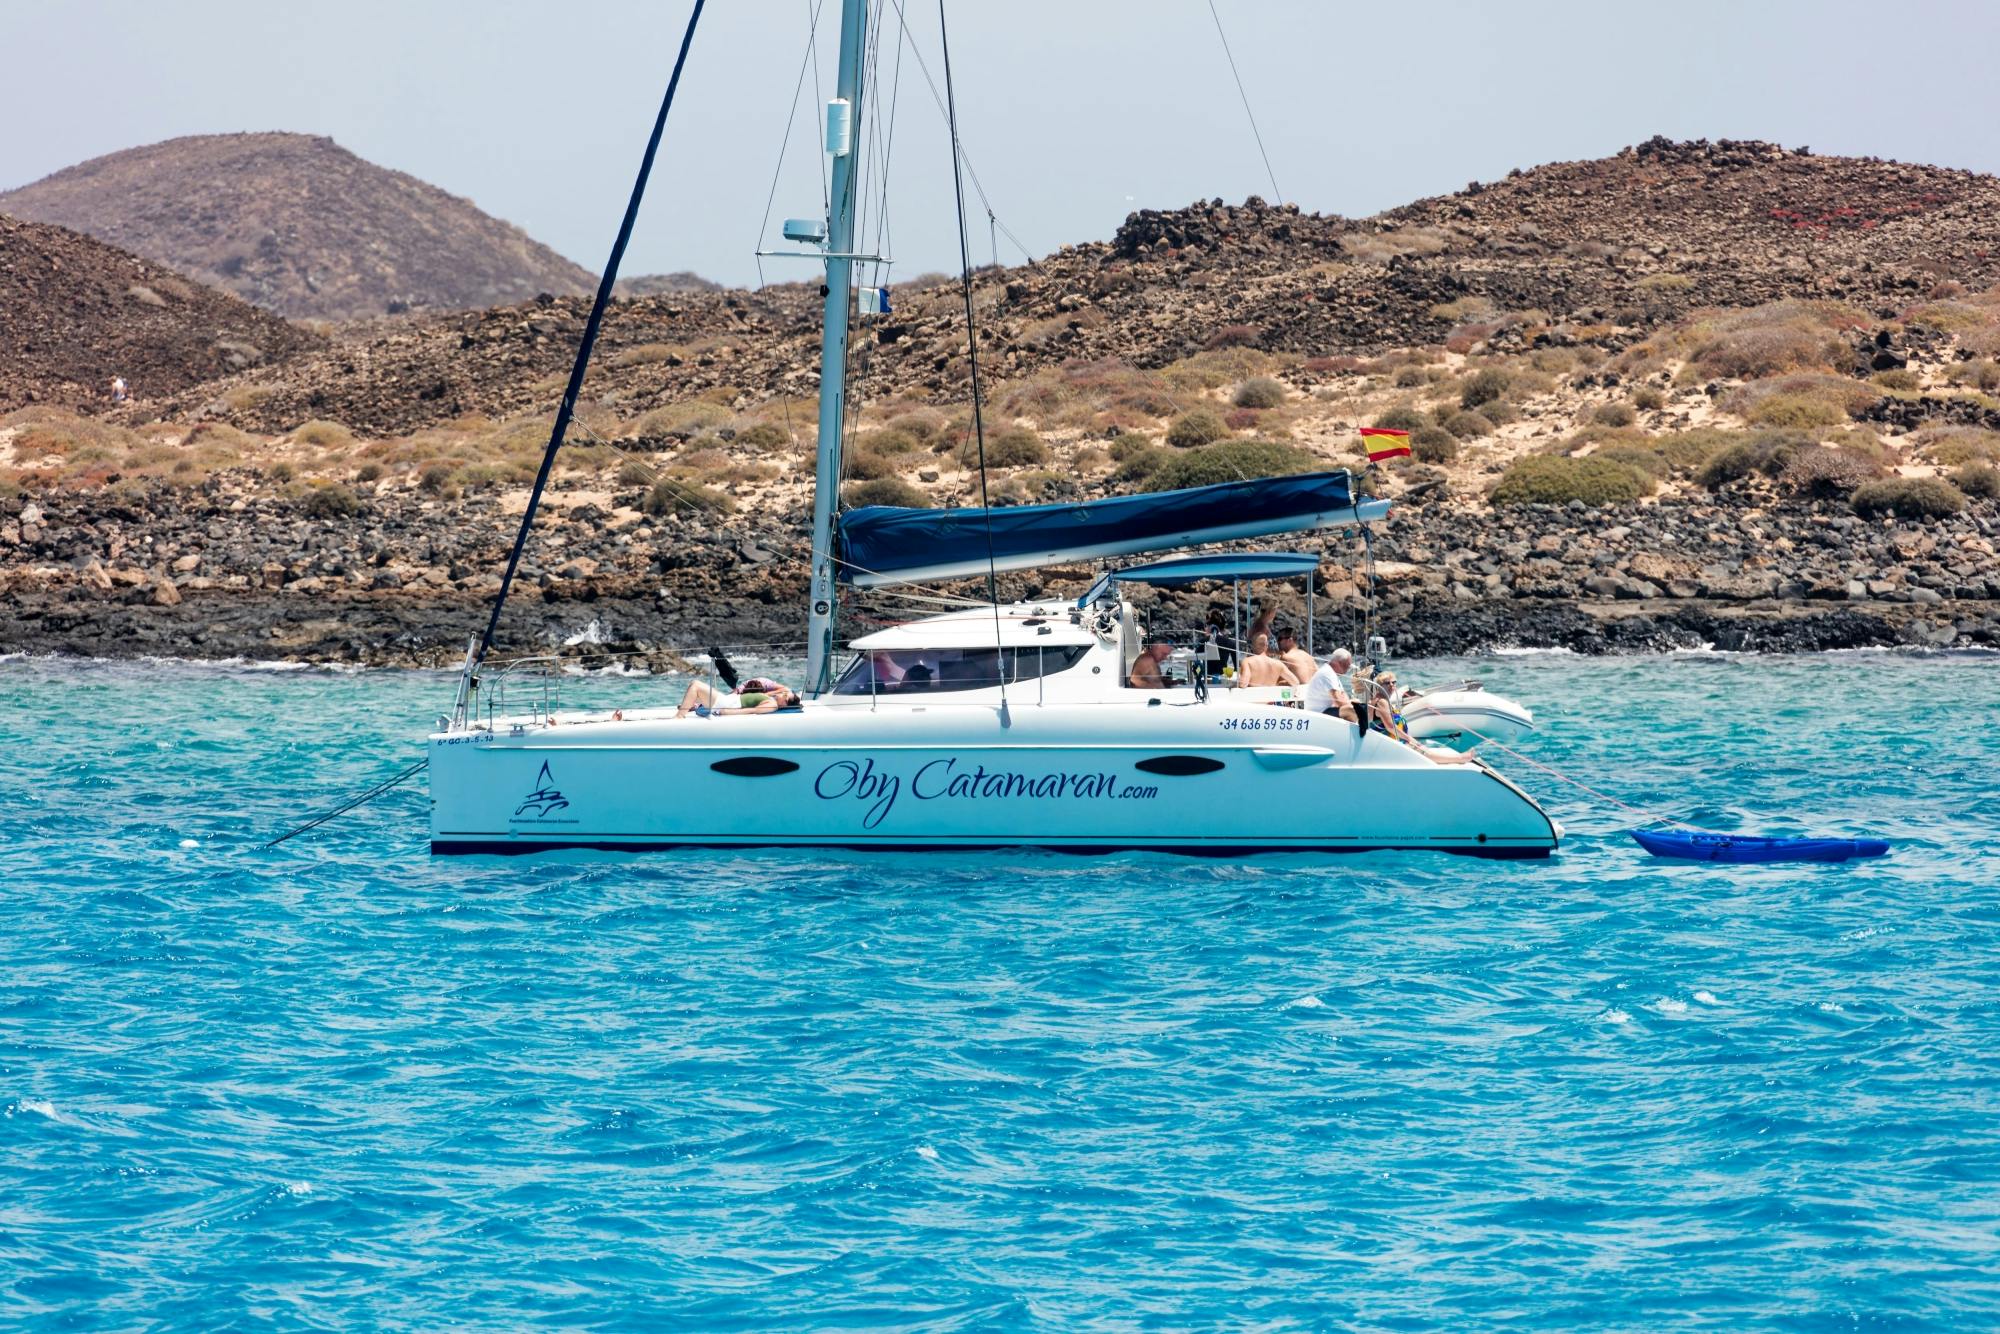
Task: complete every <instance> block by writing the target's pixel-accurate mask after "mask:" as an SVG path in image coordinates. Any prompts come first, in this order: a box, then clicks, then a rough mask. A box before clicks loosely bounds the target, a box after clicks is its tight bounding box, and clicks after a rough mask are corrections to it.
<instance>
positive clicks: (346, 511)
mask: <svg viewBox="0 0 2000 1334" xmlns="http://www.w3.org/2000/svg"><path fill="white" fill-rule="evenodd" d="M299 509H300V511H301V512H302V513H303V514H304V515H305V516H306V517H307V518H308V519H351V518H353V517H354V516H355V515H357V514H359V513H361V498H360V497H359V496H357V495H355V494H354V493H353V492H352V491H350V490H348V489H347V488H346V487H344V486H341V485H340V484H339V483H337V482H336V483H333V484H332V485H328V486H316V487H314V488H313V489H312V490H310V491H308V492H306V495H305V498H304V499H303V500H301V501H300V502H299Z"/></svg>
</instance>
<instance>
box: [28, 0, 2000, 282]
mask: <svg viewBox="0 0 2000 1334" xmlns="http://www.w3.org/2000/svg"><path fill="white" fill-rule="evenodd" d="M901 2H902V4H903V6H904V12H905V13H906V15H907V18H908V21H909V37H908V41H909V42H910V43H911V47H910V49H913V50H916V51H920V52H921V53H922V55H923V57H924V59H925V60H926V61H928V62H929V64H930V68H931V72H932V74H933V75H934V76H937V77H939V78H940V79H941V77H942V73H941V69H940V66H939V64H938V60H937V51H938V12H937V3H936V0H901ZM948 3H949V5H950V9H949V11H948V13H949V20H950V23H951V36H952V53H953V69H954V77H955V79H956V82H957V85H958V101H959V109H960V110H959V114H960V123H961V127H962V132H963V135H964V139H965V144H966V148H967V151H968V153H969V155H970V157H971V160H972V163H973V165H974V167H975V168H976V170H977V172H978V174H979V176H980V178H981V179H982V181H983V182H984V184H985V186H986V190H987V193H988V194H989V195H990V197H991V199H992V202H993V205H994V208H995V209H996V210H997V212H998V214H999V217H1000V220H1001V221H1002V222H1003V223H1004V224H1006V226H1007V227H1009V228H1011V229H1012V231H1013V232H1014V233H1015V234H1016V235H1018V236H1019V237H1020V238H1021V240H1022V241H1023V242H1024V243H1025V244H1026V245H1027V247H1028V248H1029V249H1030V250H1033V251H1035V252H1036V253H1037V254H1040V253H1044V252H1046V251H1048V250H1051V249H1054V248H1055V247H1056V246H1058V245H1061V244H1063V243H1065V242H1071V241H1082V240H1091V239H1101V238H1104V237H1108V236H1109V235H1110V234H1111V233H1112V231H1113V230H1115V229H1116V227H1117V226H1118V223H1119V222H1120V220H1122V219H1123V217H1124V216H1125V214H1126V213H1127V212H1129V211H1130V210H1131V209H1133V208H1137V207H1174V206H1178V205H1181V204H1184V203H1187V202H1188V201H1190V200H1193V199H1196V198H1206V197H1211V196H1216V195H1220V196H1222V197H1223V198H1225V199H1228V200H1231V201H1236V200H1240V199H1242V198H1243V197H1244V196H1245V195H1248V194H1251V193H1258V194H1263V195H1266V196H1268V195H1269V194H1270V193H1271V188H1270V185H1269V184H1268V182H1267V178H1266V176H1265V172H1264V167H1263V164H1262V162H1261V161H1260V160H1259V158H1258V155H1257V149H1256V145H1255V143H1254V142H1253V140H1252V138H1251V134H1250V129H1249V126H1248V123H1247V122H1246V120H1245V118H1244V114H1243V109H1242V106H1241V105H1240V103H1239V102H1238V99H1237V93H1236V88H1235V85H1234V84H1233V83H1232V82H1231V80H1230V76H1229V70H1228V66H1227V65H1226V64H1225V62H1224V59H1223V54H1222V47H1221V44H1220V42H1219V41H1218V39H1217V36H1216V32H1215V27H1214V23H1213V21H1212V20H1211V18H1210V14H1209V7H1208V3H1207V0H1147V2H1145V3H1141V2H1140V0H948ZM883 4H884V13H885V17H886V21H887V23H888V25H889V26H888V28H887V29H886V32H885V36H884V38H883V42H882V61H881V70H882V72H881V75H880V77H879V79H878V83H877V89H876V91H877V93H878V94H879V95H880V96H881V97H882V98H884V99H885V100H886V98H887V96H888V93H889V85H890V81H891V77H892V75H893V73H894V58H895V50H896V46H897V39H898V37H899V36H901V32H900V26H899V25H898V23H897V19H896V10H895V0H883ZM1216 5H1217V8H1218V10H1219V11H1220V13H1221V16H1222V21H1223V24H1224V26H1225V28H1226V29H1227V32H1228V35H1229V41H1230V45H1231V47H1232V49H1233V50H1234V52H1235V55H1236V60H1237V64H1238V66H1239V67H1240V69H1241V71H1242V75H1243V79H1244V82H1245V84H1246V85H1247V86H1248V88H1249V93H1250V99H1251V104H1252V107H1253V109H1254V110H1255V112H1256V114H1257V118H1258V122H1259V124H1260V126H1261V127H1262V129H1263V133H1264V140H1265V143H1266V145H1267V146H1268V148H1269V150H1270V155H1271V161H1272V165H1273V166H1274V167H1275V169H1276V172H1277V177H1278V182H1279V184H1280V185H1281V186H1282V187H1283V189H1284V192H1285V198H1286V199H1287V200H1290V201H1292V202H1296V203H1298V204H1299V205H1300V206H1302V207H1304V208H1306V209H1310V210H1319V211H1324V212H1337V213H1345V214H1349V215H1365V214H1369V213H1373V212H1376V211H1377V210H1380V209H1383V208H1388V207H1393V206H1395V205H1397V204H1401V203H1405V202H1408V201H1409V200H1411V199H1415V198H1418V197H1420V196H1423V195H1428V194H1437V193H1440V192H1445V191H1450V190H1456V189H1459V188H1461V187H1463V186H1464V185H1465V184H1466V182H1467V181H1470V180H1474V179H1484V180H1491V179H1494V178H1496V177H1499V176H1502V175H1504V174H1505V173H1506V172H1507V170H1508V169H1509V168H1511V167H1516V166H1530V165H1533V164H1535V163H1538V162H1547V161H1552V160H1558V159H1565V158H1579V157H1595V156H1599V155H1602V154H1606V153H1611V152H1615V151H1616V150H1617V149H1619V148H1621V147H1623V146H1625V145H1627V144H1632V143H1637V142H1639V141H1640V140H1643V139H1645V138H1647V137H1648V136H1650V135H1653V134H1655V133H1664V134H1667V135H1671V136H1673V137H1675V138H1694V137H1700V136H1708V137H1711V138H1714V137H1735V138H1761V139H1773V140H1777V141H1779V142H1782V143H1784V144H1785V145H1787V146H1790V147H1796V146H1799V145H1802V144H1809V145H1811V146H1812V147H1813V148H1814V149H1816V150H1818V151H1821V152H1828V153H1853V154H1877V155H1881V156H1884V157H1896V158H1902V159H1906V160H1913V161H1926V162H1934V163H1939V164H1943V165H1946V166H1956V167H1971V168H1976V169H1979V170H1982V171H1996V170H2000V142H1996V139H1995V136H1994V134H1993V126H1994V125H1995V124H1996V123H1997V122H2000V80H1995V79H1994V78H1993V76H1992V72H1991V61H1992V59H1993V52H1994V50H1995V47H1996V42H1995V39H1996V37H2000V6H1995V5H1992V4H1986V3H1978V2H1977V0H1963V2H1961V3H1936V2H1933V3H1922V2H1920V3H1901V4H1896V5H1890V6H1884V5H1882V4H1880V3H1847V2H1845V0H1813V2H1812V3H1805V2H1803V0H1801V2H1797V3H1794V2H1792V0H1782V2H1772V3H1757V0H1734V3H1710V2H1708V0H1676V2H1675V3H1672V4H1652V5H1643V6H1641V5H1623V6H1621V5H1615V4H1604V3H1553V2H1549V3H1534V2H1532V0H1512V2H1510V3H1491V4H1484V3H1457V2H1453V3H1432V4H1415V3H1400V4H1397V3H1389V4H1382V3H1376V4H1366V5H1362V4H1349V3H1336V2H1334V0H1317V2H1310V0H1216ZM838 7H839V2H838V0H825V12H824V13H823V14H822V17H821V20H820V24H819V27H820V34H821V47H820V65H819V73H820V80H821V88H820V92H819V98H821V99H823V98H825V97H828V96H831V85H832V78H833V65H834V38H835V32H834V29H835V26H836V25H835V21H834V20H835V16H836V15H837V12H838ZM688 8H689V4H688V0H565V3H562V4H554V3H528V2H527V0H481V2H480V3H476V4H475V3H469V2H464V0H462V2H460V3H451V4H447V3H442V0H438V2H430V0H174V2H173V3H163V2H162V0H95V2H94V3H93V2H91V0H67V2H64V3H44V2H40V0H0V51H5V52H7V53H8V55H9V57H10V58H9V60H8V61H7V75H6V77H5V79H4V80H0V188H11V187H13V186H16V185H22V184H26V183H27V182H29V181H32V180H35V179H37V178H39V177H41V176H43V175H46V174H48V173H49V172H52V171H55V170H57V169H58V168H61V167H64V166H67V165H69V164H71V163H74V162H78V161H82V160H83V159H85V158H89V157H93V156H96V155H97V154H100V153H105V152H110V151H113V150H115V149H119V148H126V147H130V146H132V145H135V144H143V143H150V142H153V141H156V140H160V139H166V138H171V137H173V136H175V135H182V134H198V133H214V132H219V131H228V130H296V131H305V132H311V133H317V134H328V135H332V136H333V137H334V138H335V139H336V140H338V141H339V142H340V143H341V144H343V145H344V146H346V147H347V148H349V149H352V150H353V151H354V152H356V153H359V154H360V155H362V156H363V157H366V158H369V159H371V160H372V161H375V162H378V163H381V164H383V165H385V166H389V167H394V168H397V169H399V170H402V171H407V172H410V173H412V174H414V175H416V176H419V177H422V178H423V179H425V180H428V181H431V182H433V183H435V184H437V185H439V186H442V187H443V188H445V189H447V190H450V191H452V192H453V193H455V194H461V195H465V196H467V197H469V198H471V199H472V200H473V201H475V202H476V203H477V204H479V206H480V207H482V208H484V209H486V210H487V211H489V212H491V213H495V214H497V215H499V216H500V217H503V218H506V219H507V220H509V221H511V222H514V223H516V224H518V225H520V226H521V227H523V228H525V229H526V230H527V231H528V232H529V233H531V234H532V235H534V236H535V237H537V238H538V239H540V240H542V241H544V242H546V243H548V244H549V245H551V246H553V247H555V248H556V249H557V250H559V251H561V252H562V253H564V254H565V255H568V256H569V257H570V258H572V259H574V260H576V261H578V262H579V263H581V264H584V265H585V266H587V267H589V268H591V269H593V270H594V269H597V268H599V267H600V266H601V265H602V264H603V262H604V257H605V254H606V252H607V251H608V249H609V247H610V243H611V239H612V237H613V235H614V234H615V232H616V230H617V223H618V217H619V214H620V211H621V209H622V207H623V203H624V199H625V194H626V192H627V190H629V188H630V185H631V178H632V173H633V170H634V169H635V167H636V166H637V162H638V156H639V153H640V150H641V149H642V148H643V146H644V141H645V135H646V132H647V130H648V128H649V127H650V124H651V117H652V114H653V111H654V109H655V107H656V106H657V104H658V99H659V96H660V93H661V91H662V90H663V89H664V87H665V84H666V78H667V74H668V71H669V70H670V69H671V67H672V61H673V54H674V50H675V48H676V46H677V44H678V42H679V39H680V34H681V31H682V28H683V26H684V25H685V23H686V20H687V14H688ZM811 12H812V3H811V0H710V3H709V6H708V10H707V13H706V14H705V15H704V17H703V20H702V27H701V30H700V31H699V32H698V34H697V35H696V38H695V45H694V52H693V55H692V56H691V58H690V61H689V72H688V75H687V77H686V79H685V80H684V81H683V85H682V90H681V96H680V101H679V103H678V105H677V107H676V109H675V113H674V116H673V118H672V119H671V120H670V121H669V123H668V126H667V138H666V143H665V146H664V148H663V150H662V154H661V161H660V166H659V168H658V170H656V172H655V174H654V178H653V189H652V191H651V193H650V194H649V196H648V199H647V207H646V210H645V212H644V213H643V214H642V215H641V219H640V225H639V230H638V232H637V234H636V236H635V238H634V240H633V244H632V248H631V250H630V252H629V253H628V255H627V257H626V262H625V269H624V271H625V272H626V273H628V274H637V273H648V272H659V271H663V270H671V269H694V270H696V271H698V272H700V273H703V274H706V275H708V276H709V277H712V278H717V279H722V280H725V281H732V282H749V281H754V279H755V277H756V272H757V271H756V268H755V262H754V260H753V259H752V252H753V251H754V250H756V249H757V248H758V242H759V235H758V225H759V221H760V219H761V218H762V216H763V213H764V207H765V197H766V194H767V192H768V191H769V190H770V188H771V182H772V176H773V172H774V170H775V169H776V167H777V164H778V155H779V150H780V147H781V144H782V143H783V142H784V138H785V113H786V110H787V108H788V106H789V105H790V104H791V100H792V94H793V89H794V87H795V86H796V82H797V79H798V76H799V71H800V68H801V63H802V60H803V58H804V56H805V54H806V51H807V49H808V46H807V35H808V32H809V30H810V25H809V23H808V16H809V14H810V13H811ZM819 116H820V113H819V111H818V110H817V106H816V99H815V95H814V91H813V83H812V71H811V70H810V69H809V68H808V70H807V73H806V85H805V91H804V93H803V95H802V96H801V98H800V103H799V113H798V116H797V119H796V122H795V127H794V129H793V133H792V139H791V145H790V151H789V152H788V153H787V155H786V158H785V167H784V171H783V174H782V178H781V179H780V181H779V187H778V192H777V203H776V206H775V207H774V209H773V211H772V215H771V217H772V223H771V227H770V231H769V232H768V233H767V234H766V237H765V239H766V241H767V242H769V241H775V240H776V230H777V224H778V220H779V219H782V218H783V217H785V216H786V215H787V214H791V215H811V214H815V213H817V212H819V211H820V184H819V176H820V170H821V162H822V158H821V157H820V155H819V151H818V150H819V143H818V133H819V132H818V130H817V128H816V122H817V120H818V119H819ZM890 186H891V193H890V208H889V222H890V228H891V233H892V238H893V246H892V249H893V250H894V252H895V256H896V259H897V261H898V263H897V269H896V276H899V277H911V276H914V275H915V274H917V273H919V272H922V271H924V270H927V269H945V268H950V267H955V263H956V241H955V238H954V234H953V231H952V209H951V178H950V160H949V157H948V156H947V153H946V149H945V138H944V134H943V130H942V118H941V115H940V113H939V112H938V110H937V108H936V106H935V104H934V103H933V102H932V100H931V94H930V92H929V91H928V90H927V88H926V87H925V85H924V82H923V78H922V76H921V74H920V73H919V71H918V69H917V66H916V62H915V60H914V58H913V57H912V56H910V55H907V54H906V55H905V56H904V64H903V71H902V82H901V88H900V95H899V98H898V109H897V115H896V130H895V151H894V155H893V160H892V162H891V166H890ZM968 189H969V187H968ZM969 202H970V203H971V204H972V205H973V206H974V207H975V208H976V206H977V205H976V200H969ZM974 238H975V239H974V247H973V252H974V258H975V261H977V262H983V261H984V260H985V259H987V258H989V257H990V250H989V244H988V239H987V238H988V233H987V229H986V227H985V225H984V219H983V216H981V217H980V218H979V221H978V225H976V226H975V228H974ZM1010 255H1011V258H1012V259H1014V260H1016V261H1018V259H1019V255H1018V253H1013V252H1012V248H1011V246H1009V245H1008V243H1007V242H1006V240H1005V239H1004V238H1003V239H1002V241H1001V258H1002V259H1003V260H1005V259H1008V258H1010ZM765 271H766V273H767V274H769V275H770V276H771V277H772V278H773V279H776V278H780V277H801V278H802V277H806V276H808V273H807V271H806V269H805V268H804V267H803V266H802V265H800V264H799V263H798V262H797V261H791V262H786V261H777V262H775V263H772V262H767V263H766V266H765Z"/></svg>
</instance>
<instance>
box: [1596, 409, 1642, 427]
mask: <svg viewBox="0 0 2000 1334" xmlns="http://www.w3.org/2000/svg"><path fill="white" fill-rule="evenodd" d="M1590 419H1591V420H1592V421H1593V422H1597V423H1598V424H1600V425H1603V426H1609V427H1612V428H1614V429H1616V428H1619V427H1624V426H1630V425H1631V424H1632V423H1633V422H1635V421H1637V420H1638V419H1639V416H1638V414H1637V413H1635V412H1634V411H1632V405H1631V404H1630V403H1600V404H1598V405H1597V407H1596V408H1595V409H1594V410H1592V412H1591V414H1590Z"/></svg>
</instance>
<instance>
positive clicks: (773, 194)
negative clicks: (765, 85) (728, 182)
mask: <svg viewBox="0 0 2000 1334" xmlns="http://www.w3.org/2000/svg"><path fill="white" fill-rule="evenodd" d="M820 3H821V0H815V2H814V3H813V6H812V12H811V16H810V18H809V20H808V24H807V31H806V53H805V55H803V56H801V57H800V58H799V77H798V78H797V80H795V81H794V82H793V84H792V109H791V110H790V111H788V112H786V113H785V133H784V136H783V137H782V138H780V139H779V140H778V165H777V166H776V167H774V168H772V170H771V190H770V193H769V194H767V195H765V196H764V217H763V220H762V221H760V222H759V223H758V224H757V240H758V242H759V243H760V244H761V243H762V242H763V239H764V233H765V231H766V229H768V228H769V227H770V225H771V205H772V204H773V203H774V202H776V200H777V198H778V178H779V177H780V176H782V175H783V174H784V171H785V151H786V150H787V149H789V148H790V147H791V146H792V129H793V127H794V126H796V125H797V124H798V121H799V94H800V93H803V92H804V91H805V89H806V66H807V65H808V63H810V62H811V60H812V58H813V51H814V48H815V47H816V46H817V45H818V43H819V11H820ZM756 259H757V286H758V288H759V289H760V290H761V289H762V288H763V286H764V258H763V256H761V255H759V256H757V257H756Z"/></svg>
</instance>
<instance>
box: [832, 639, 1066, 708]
mask: <svg viewBox="0 0 2000 1334" xmlns="http://www.w3.org/2000/svg"><path fill="white" fill-rule="evenodd" d="M1089 651H1090V645H1088V644H1048V645H1040V644H1037V645H1035V646H1033V647H1027V648H1010V649H1004V650H1001V649H990V648H962V649H961V648H901V649H877V650H875V651H874V652H873V653H863V654H859V655H857V656H856V657H855V659H854V662H853V663H852V664H851V665H850V666H849V667H848V669H847V670H846V671H845V672H843V673H841V676H840V680H839V681H838V682H837V683H835V685H834V687H833V693H834V694H836V695H909V694H919V693H929V694H943V693H945V692H947V691H953V690H986V689H990V688H992V687H994V686H997V685H999V684H1000V674H999V673H1000V664H1001V661H1002V658H1003V655H1004V660H1005V663H1006V667H1007V684H1009V685H1013V684H1014V683H1015V682H1018V681H1032V680H1034V679H1035V678H1037V677H1041V676H1053V675H1055V674H1056V673H1057V672H1060V671H1064V670H1066V669H1067V668H1070V667H1074V666H1076V664H1078V663H1079V662H1082V661H1083V656H1084V654H1086V653H1088V652H1089Z"/></svg>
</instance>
